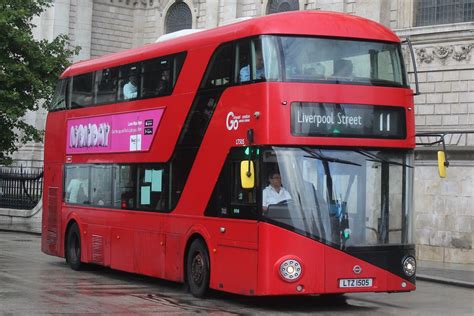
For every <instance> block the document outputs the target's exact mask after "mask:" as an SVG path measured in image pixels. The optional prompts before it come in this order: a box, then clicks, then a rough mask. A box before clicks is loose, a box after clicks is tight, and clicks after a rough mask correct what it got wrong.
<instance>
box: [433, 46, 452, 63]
mask: <svg viewBox="0 0 474 316" xmlns="http://www.w3.org/2000/svg"><path fill="white" fill-rule="evenodd" d="M453 50H454V49H453V47H452V46H446V47H444V46H438V47H435V48H434V49H433V55H435V56H436V57H438V59H441V61H443V62H444V61H445V59H446V58H448V56H449V55H451V54H452V53H453Z"/></svg>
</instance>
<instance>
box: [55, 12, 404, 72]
mask: <svg viewBox="0 0 474 316" xmlns="http://www.w3.org/2000/svg"><path fill="white" fill-rule="evenodd" d="M263 34H287V35H289V34H292V35H304V36H328V37H343V38H357V39H368V40H379V41H388V42H399V41H400V39H399V38H398V36H397V35H396V34H395V33H393V32H392V31H391V30H390V29H388V28H387V27H385V26H383V25H381V24H379V23H377V22H374V21H371V20H368V19H365V18H361V17H358V16H353V15H348V14H343V13H337V12H325V11H292V12H284V13H278V14H271V15H266V16H262V17H256V18H252V19H249V20H245V21H241V22H237V23H232V24H229V25H224V26H220V27H216V28H213V29H209V30H205V31H202V32H197V33H194V34H190V35H185V36H182V37H179V38H175V39H171V40H168V41H164V42H159V43H152V44H148V45H145V46H141V47H138V48H133V49H129V50H125V51H122V52H119V53H114V54H108V55H104V56H101V57H97V58H94V59H89V60H85V61H80V62H77V63H75V64H73V65H71V66H70V67H68V68H67V69H66V70H65V71H64V73H63V74H62V76H61V77H70V76H74V75H78V74H82V73H87V72H91V71H95V70H99V69H104V68H109V67H115V66H119V65H122V64H126V63H132V62H134V61H140V60H146V59H150V58H155V57H159V56H163V55H168V54H173V53H178V52H182V51H186V50H192V49H193V48H197V47H203V46H207V45H215V44H216V43H224V42H228V41H232V40H236V39H239V38H244V37H249V36H256V35H263Z"/></svg>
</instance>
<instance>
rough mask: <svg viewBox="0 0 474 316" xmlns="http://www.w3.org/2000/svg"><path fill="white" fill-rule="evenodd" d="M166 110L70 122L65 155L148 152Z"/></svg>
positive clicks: (95, 117)
mask: <svg viewBox="0 0 474 316" xmlns="http://www.w3.org/2000/svg"><path fill="white" fill-rule="evenodd" d="M163 111H164V109H156V110H146V111H139V112H130V113H124V114H112V115H102V116H94V117H87V118H78V119H70V120H68V122H67V144H66V154H68V155H69V154H93V153H94V154H95V153H119V152H133V151H148V150H149V149H150V147H151V144H152V142H153V138H154V137H155V134H156V131H157V130H158V126H159V124H160V121H161V117H162V115H163Z"/></svg>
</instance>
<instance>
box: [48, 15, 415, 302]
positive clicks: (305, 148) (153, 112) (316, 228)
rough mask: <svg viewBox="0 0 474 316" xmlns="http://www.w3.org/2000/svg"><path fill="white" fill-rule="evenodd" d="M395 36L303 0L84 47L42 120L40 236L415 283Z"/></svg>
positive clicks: (156, 264)
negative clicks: (290, 6) (87, 52)
mask: <svg viewBox="0 0 474 316" xmlns="http://www.w3.org/2000/svg"><path fill="white" fill-rule="evenodd" d="M414 146H415V137H414V110H413V91H412V90H411V89H410V88H409V85H408V83H407V79H406V72H405V69H404V63H403V59H402V54H401V44H400V40H399V38H398V37H397V36H396V35H395V34H394V33H393V32H391V31H390V30H388V29H387V28H385V27H384V26H382V25H379V24H377V23H375V22H372V21H369V20H366V19H362V18H358V17H354V16H348V15H344V14H337V13H328V12H292V13H284V14H275V15H269V16H265V17H261V18H254V19H251V20H247V21H243V22H239V23H235V24H231V25H227V26H223V27H219V28H216V29H212V30H207V31H202V32H199V33H195V34H192V35H187V36H183V37H180V38H176V39H171V40H168V41H163V42H160V43H155V44H150V45H147V46H144V47H140V48H137V49H131V50H127V51H124V52H121V53H117V54H112V55H107V56H104V57H100V58H96V59H92V60H88V61H83V62H79V63H76V64H74V65H72V66H71V67H69V68H68V69H67V70H66V71H65V72H64V73H63V75H62V77H61V79H60V82H59V84H58V88H57V93H56V96H55V98H54V100H53V102H52V104H51V110H50V112H49V114H48V118H47V124H46V140H45V157H44V162H45V167H44V170H45V172H44V177H45V178H44V181H45V194H44V199H43V203H44V205H43V234H42V251H43V252H45V253H47V254H51V255H55V256H60V257H65V258H66V261H67V262H68V264H69V265H70V266H71V268H72V269H74V270H79V269H80V268H81V267H82V266H83V265H84V264H87V263H93V264H99V265H103V266H107V267H111V268H113V269H118V270H123V271H130V272H134V273H140V274H144V275H149V276H153V277H158V278H163V279H167V280H173V281H178V282H186V283H187V284H188V285H189V289H190V291H191V293H192V294H193V295H195V296H198V297H199V296H202V295H204V294H205V292H206V290H207V289H208V288H212V289H217V290H221V291H226V292H232V293H237V294H242V295H258V296H260V295H293V294H294V295H307V294H325V293H347V292H361V291H364V292H399V291H412V290H414V289H415V247H414V245H413V244H412V234H411V230H412V191H413V168H412V164H413V148H414Z"/></svg>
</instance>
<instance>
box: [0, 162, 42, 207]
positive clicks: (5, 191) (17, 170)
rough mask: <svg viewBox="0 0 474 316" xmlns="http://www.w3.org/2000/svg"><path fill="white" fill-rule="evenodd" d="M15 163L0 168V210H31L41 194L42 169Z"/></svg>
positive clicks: (29, 164)
mask: <svg viewBox="0 0 474 316" xmlns="http://www.w3.org/2000/svg"><path fill="white" fill-rule="evenodd" d="M31 165H32V164H31V162H29V163H28V164H26V163H25V162H20V161H16V162H14V163H13V165H11V166H0V208H11V209H21V210H31V209H33V208H34V207H35V206H36V205H37V204H38V202H39V201H40V200H41V196H42V194H43V168H42V167H32V166H31Z"/></svg>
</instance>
